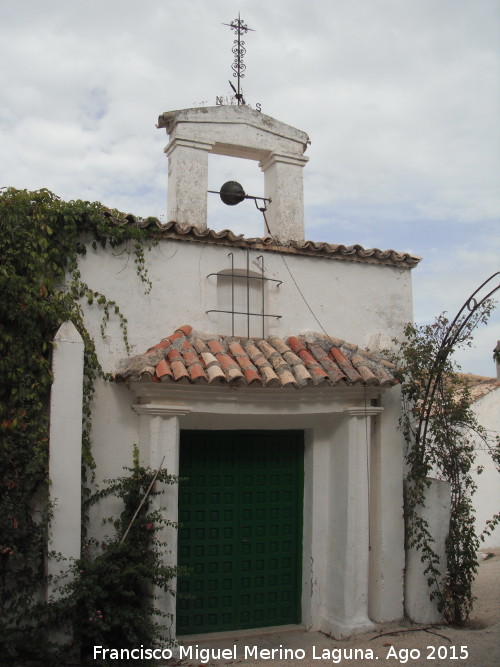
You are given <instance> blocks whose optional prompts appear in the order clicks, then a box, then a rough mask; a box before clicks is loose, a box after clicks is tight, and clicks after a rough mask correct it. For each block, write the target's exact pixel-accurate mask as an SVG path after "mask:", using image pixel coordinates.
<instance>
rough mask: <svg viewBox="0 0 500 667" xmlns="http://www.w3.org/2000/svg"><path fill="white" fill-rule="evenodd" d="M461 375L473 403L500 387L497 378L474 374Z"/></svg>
mask: <svg viewBox="0 0 500 667" xmlns="http://www.w3.org/2000/svg"><path fill="white" fill-rule="evenodd" d="M459 375H460V377H461V378H462V379H463V380H464V381H465V382H466V384H467V386H468V388H469V392H470V396H471V399H472V402H473V403H475V402H476V401H479V399H480V398H483V396H486V394H489V393H490V392H491V391H494V390H495V389H498V388H499V387H500V382H499V381H498V380H497V379H496V378H491V377H485V376H483V375H473V374H472V373H460V374H459Z"/></svg>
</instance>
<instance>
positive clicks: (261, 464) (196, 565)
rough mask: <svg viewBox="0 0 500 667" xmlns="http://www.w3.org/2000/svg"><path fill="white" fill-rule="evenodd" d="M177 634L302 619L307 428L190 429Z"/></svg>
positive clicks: (182, 494) (185, 445)
mask: <svg viewBox="0 0 500 667" xmlns="http://www.w3.org/2000/svg"><path fill="white" fill-rule="evenodd" d="M180 476H181V477H182V478H184V479H183V481H181V482H180V483H179V551H178V564H179V566H181V567H182V568H186V572H187V574H184V575H181V576H179V579H178V593H177V634H179V635H183V634H196V633H200V632H220V631H222V630H237V629H242V628H259V627H265V626H271V625H285V624H289V623H298V622H300V590H301V558H302V504H303V477H304V437H303V433H302V432H301V431H182V432H181V448H180Z"/></svg>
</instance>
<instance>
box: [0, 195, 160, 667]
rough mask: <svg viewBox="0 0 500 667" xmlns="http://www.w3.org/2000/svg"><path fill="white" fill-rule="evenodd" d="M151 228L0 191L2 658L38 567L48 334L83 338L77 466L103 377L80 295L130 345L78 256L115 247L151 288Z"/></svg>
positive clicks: (24, 618)
mask: <svg viewBox="0 0 500 667" xmlns="http://www.w3.org/2000/svg"><path fill="white" fill-rule="evenodd" d="M150 229H151V228H150V227H148V226H147V225H144V226H142V225H139V224H133V222H132V221H131V220H130V219H127V218H126V217H125V216H123V215H122V214H120V213H118V212H116V211H110V210H109V209H106V208H105V207H104V206H103V205H102V204H99V203H97V202H94V203H91V202H85V201H70V202H65V201H62V200H61V199H60V198H59V197H57V196H56V195H54V194H52V193H51V192H49V191H48V190H45V189H42V190H38V191H35V192H30V191H27V190H17V189H15V188H7V189H3V190H2V191H1V192H0V292H1V293H2V299H1V300H0V498H1V504H0V654H1V655H2V656H3V658H4V659H5V660H8V659H9V658H14V657H16V656H17V652H18V651H19V650H20V648H19V647H20V646H24V647H25V646H26V637H25V636H24V633H23V628H24V627H25V625H26V623H29V622H30V621H29V619H30V610H31V608H32V606H33V602H34V600H35V599H36V597H37V595H38V594H39V587H40V582H41V581H42V580H43V575H44V552H45V548H46V532H47V525H48V518H49V513H50V509H49V504H48V426H49V416H48V397H49V392H50V387H51V383H52V373H51V351H52V341H53V338H54V335H55V333H56V332H57V330H58V328H59V326H60V325H61V324H62V323H63V322H65V321H68V320H71V321H72V322H73V323H74V325H75V326H76V328H77V329H78V331H79V332H80V335H81V336H82V338H83V341H84V345H85V348H84V349H85V351H84V388H83V393H84V407H83V442H82V452H83V454H82V469H83V471H84V472H85V471H86V470H88V469H90V470H92V469H93V467H94V465H95V464H94V461H93V457H92V451H91V440H90V430H91V425H92V399H93V395H94V384H95V381H96V379H97V378H98V377H103V378H104V379H108V380H109V379H110V378H109V377H108V376H106V374H105V373H103V369H102V367H101V364H100V362H99V359H98V358H97V354H96V347H95V344H94V341H93V339H92V336H91V335H90V333H89V332H88V330H87V328H86V326H85V322H84V316H83V308H82V303H86V304H87V305H89V304H95V305H96V306H97V307H99V308H100V309H101V310H102V313H103V317H102V322H101V334H102V335H104V333H105V328H106V325H107V323H108V322H109V320H110V318H111V317H114V318H117V321H118V322H119V325H120V327H121V330H122V334H123V341H124V346H125V349H126V350H127V351H129V343H128V338H127V320H126V318H125V316H124V315H123V313H122V312H121V310H120V308H119V305H118V304H117V303H115V302H114V301H112V300H110V299H108V298H107V297H106V295H105V294H104V293H102V292H100V291H97V290H94V289H92V288H91V287H89V286H88V285H87V284H86V283H84V282H83V281H82V278H81V274H80V272H79V270H78V260H79V257H81V256H82V255H84V254H85V253H86V251H87V245H89V244H90V245H91V246H92V247H93V248H94V249H97V248H98V247H99V246H100V247H103V248H104V247H106V246H108V245H109V247H111V248H122V249H123V251H124V252H126V253H128V254H130V255H131V256H133V258H134V262H135V266H136V271H137V274H138V276H139V278H140V279H141V280H142V282H143V284H144V286H145V291H146V292H149V290H150V289H151V281H150V279H149V276H148V272H147V267H146V261H145V250H147V249H150V248H151V247H152V246H153V245H155V244H156V243H157V241H156V239H155V238H154V232H153V233H152V232H151V231H150ZM14 582H15V583H14ZM16 638H17V639H18V640H19V641H16Z"/></svg>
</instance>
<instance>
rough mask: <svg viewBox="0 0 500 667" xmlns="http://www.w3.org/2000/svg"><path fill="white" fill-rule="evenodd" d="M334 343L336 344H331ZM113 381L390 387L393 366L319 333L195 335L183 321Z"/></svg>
mask: <svg viewBox="0 0 500 667" xmlns="http://www.w3.org/2000/svg"><path fill="white" fill-rule="evenodd" d="M333 343H335V344H333ZM115 380H117V381H123V380H131V381H138V380H139V381H143V382H148V381H150V382H151V381H152V382H175V383H190V384H199V383H204V384H211V385H213V384H222V385H232V386H233V385H252V386H261V387H284V388H287V387H294V388H297V389H299V388H303V387H307V386H308V385H311V384H313V385H319V384H322V383H323V382H327V383H328V384H330V385H351V384H363V385H366V386H377V385H378V386H382V387H386V386H392V385H394V384H396V380H395V379H394V376H393V375H392V372H391V365H390V364H388V363H387V362H386V361H385V360H384V359H383V358H382V357H380V356H378V355H376V354H373V353H369V352H367V351H366V350H360V349H359V348H358V347H357V346H356V345H352V344H349V343H346V342H345V341H343V340H340V339H336V338H335V339H334V338H329V337H328V336H324V335H322V334H308V335H307V336H300V337H298V336H290V337H289V338H288V339H287V340H286V341H285V340H283V339H281V338H277V337H275V336H273V337H271V338H269V339H252V338H234V337H225V336H218V337H214V336H210V337H206V338H204V337H203V336H200V335H195V334H193V331H192V328H191V327H189V326H183V327H181V328H179V329H177V330H176V331H175V332H174V333H173V334H172V335H171V336H168V337H166V338H164V339H163V340H162V341H161V342H160V343H158V344H157V345H154V346H153V347H150V348H149V349H148V351H147V352H146V353H145V354H139V355H137V356H135V357H132V358H131V359H129V360H127V362H126V363H125V366H124V367H123V368H122V369H120V370H119V371H118V372H117V373H116V374H115Z"/></svg>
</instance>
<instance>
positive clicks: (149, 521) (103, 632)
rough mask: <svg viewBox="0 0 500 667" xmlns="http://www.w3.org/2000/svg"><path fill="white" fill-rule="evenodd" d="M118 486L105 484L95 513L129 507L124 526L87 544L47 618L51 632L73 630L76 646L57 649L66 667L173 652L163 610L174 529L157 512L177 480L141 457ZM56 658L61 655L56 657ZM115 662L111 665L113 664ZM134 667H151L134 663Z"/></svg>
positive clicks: (117, 523)
mask: <svg viewBox="0 0 500 667" xmlns="http://www.w3.org/2000/svg"><path fill="white" fill-rule="evenodd" d="M125 471H126V474H125V475H124V476H123V477H119V478H118V479H113V480H106V481H105V485H104V486H103V488H101V489H99V490H97V491H96V492H95V493H94V494H93V495H92V496H91V497H90V498H89V500H88V504H89V505H93V504H95V503H98V502H99V501H101V500H103V499H105V498H108V497H109V496H114V497H116V498H120V499H121V500H122V502H123V510H122V512H121V514H120V516H119V517H118V518H113V517H109V518H106V519H104V521H105V523H107V524H108V526H109V525H111V526H112V528H113V532H114V534H113V535H111V536H108V537H106V538H104V539H103V540H100V541H98V540H95V539H89V540H85V542H84V545H83V553H82V557H81V558H80V559H79V560H78V561H76V562H75V563H74V564H73V566H72V569H71V578H70V581H69V583H67V584H65V585H63V586H62V587H60V589H59V591H58V598H57V599H55V600H53V601H52V602H51V603H50V604H49V606H48V608H47V610H46V613H47V617H48V618H49V619H50V624H51V627H52V628H58V629H60V630H64V629H66V630H68V631H69V632H68V633H67V637H68V638H69V641H67V642H66V643H65V644H64V643H61V644H60V645H59V646H58V651H57V654H58V656H59V658H64V663H67V662H70V661H71V662H72V663H73V662H74V661H75V660H80V659H83V660H84V661H89V662H90V661H92V660H93V647H94V646H104V647H120V649H128V650H132V649H136V650H137V648H138V647H140V646H141V645H142V646H145V647H148V648H149V647H153V646H168V645H169V644H171V641H172V640H171V638H170V637H169V635H168V632H169V627H170V625H171V622H172V619H171V618H169V617H168V616H167V614H165V613H164V612H162V611H161V610H160V609H159V608H158V606H157V603H156V599H157V594H158V591H159V590H162V591H170V582H171V579H172V577H173V576H174V574H175V573H176V568H175V567H173V566H168V565H165V564H164V562H163V553H164V551H165V549H166V548H167V545H166V543H165V542H163V541H162V540H161V529H162V528H163V527H165V526H172V525H174V526H175V524H172V523H171V522H170V521H168V520H167V519H165V513H164V511H162V510H163V508H162V509H156V510H154V509H152V508H151V499H152V497H154V496H158V495H160V494H162V493H163V491H158V486H159V485H160V483H161V484H162V485H165V484H175V483H177V481H178V478H177V477H175V476H173V475H169V474H168V473H167V471H166V470H164V469H162V470H158V471H154V470H151V469H150V468H145V467H143V466H141V465H140V464H139V456H138V451H137V449H135V450H134V460H133V465H132V467H126V468H125ZM57 654H56V655H57ZM114 662H115V661H111V662H109V661H104V662H103V664H113V663H114ZM133 664H134V665H135V664H137V665H140V664H141V665H142V664H148V665H149V664H151V660H144V661H142V660H134V661H133Z"/></svg>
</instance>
